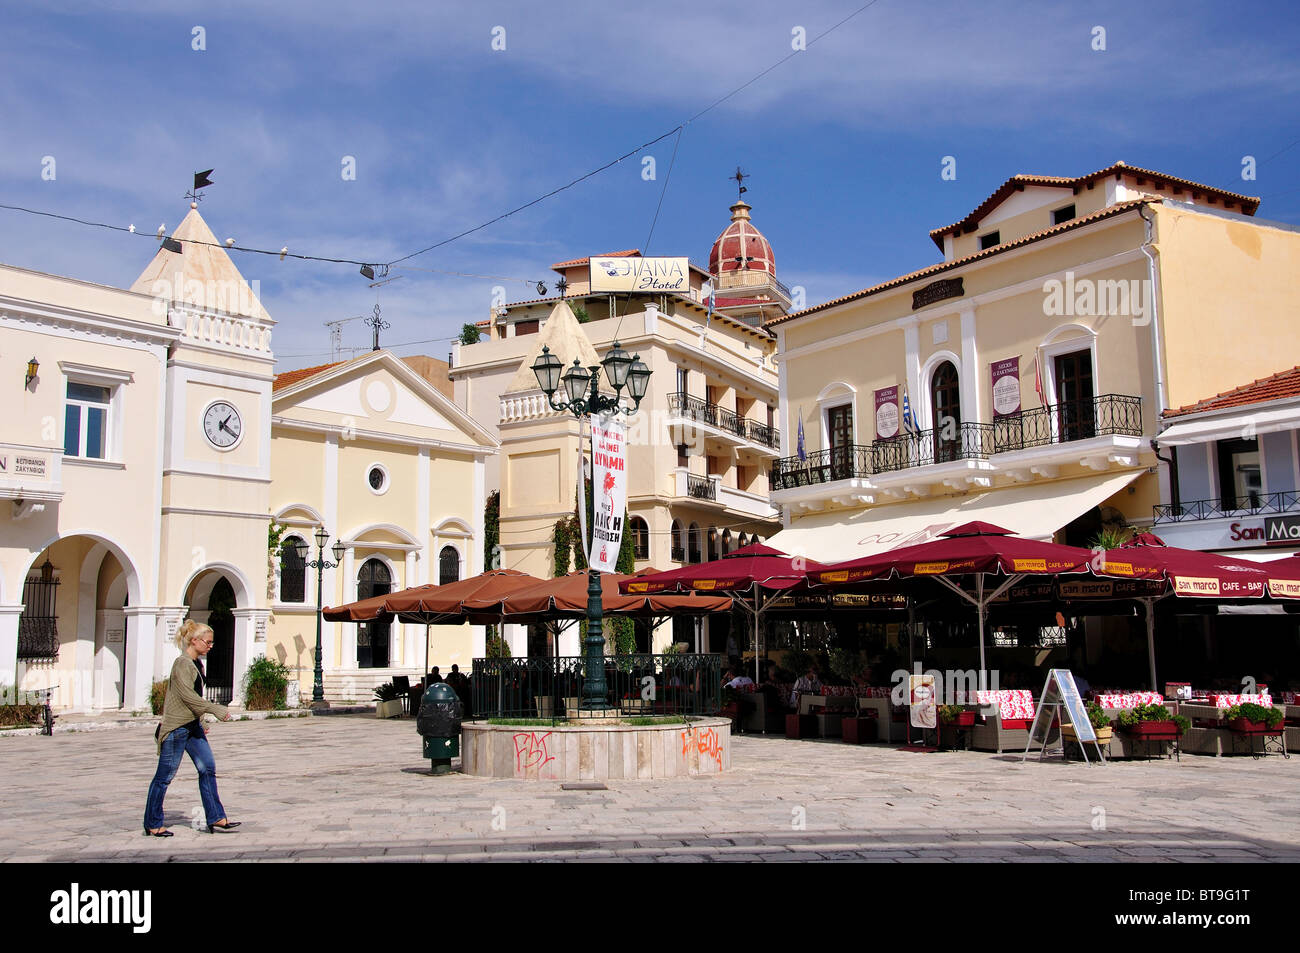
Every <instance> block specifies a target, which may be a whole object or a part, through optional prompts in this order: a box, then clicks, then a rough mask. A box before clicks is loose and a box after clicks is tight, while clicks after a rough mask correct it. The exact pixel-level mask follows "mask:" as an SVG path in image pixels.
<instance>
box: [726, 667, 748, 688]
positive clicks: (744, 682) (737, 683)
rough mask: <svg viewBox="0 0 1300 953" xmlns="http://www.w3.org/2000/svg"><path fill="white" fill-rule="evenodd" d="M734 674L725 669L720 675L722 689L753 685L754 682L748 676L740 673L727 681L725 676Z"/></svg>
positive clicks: (730, 670)
mask: <svg viewBox="0 0 1300 953" xmlns="http://www.w3.org/2000/svg"><path fill="white" fill-rule="evenodd" d="M734 674H735V673H734V671H733V670H732V669H727V670H726V671H725V672H723V673H722V679H723V681H722V687H723V688H745V687H747V686H749V685H753V684H754V680H753V679H752V678H750V677H749V676H748V675H746V674H745V673H744V672H741V673H740V674H739V675H735V677H734V678H732V679H731V680H730V681H728V680H727V676H728V675H734Z"/></svg>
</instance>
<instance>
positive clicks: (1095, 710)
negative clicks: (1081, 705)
mask: <svg viewBox="0 0 1300 953" xmlns="http://www.w3.org/2000/svg"><path fill="white" fill-rule="evenodd" d="M1088 721H1090V722H1091V723H1092V727H1094V728H1109V727H1110V719H1109V718H1107V717H1106V710H1105V709H1104V708H1102V707H1101V706H1100V705H1098V704H1097V703H1096V702H1088Z"/></svg>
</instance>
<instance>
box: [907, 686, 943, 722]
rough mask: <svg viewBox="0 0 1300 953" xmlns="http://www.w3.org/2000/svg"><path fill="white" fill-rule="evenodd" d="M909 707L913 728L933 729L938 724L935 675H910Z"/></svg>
mask: <svg viewBox="0 0 1300 953" xmlns="http://www.w3.org/2000/svg"><path fill="white" fill-rule="evenodd" d="M907 681H908V693H907V706H908V714H909V720H910V721H911V723H912V727H913V728H933V727H934V726H935V725H936V724H937V723H938V714H939V712H938V705H937V704H936V699H935V694H934V676H933V675H909V676H907Z"/></svg>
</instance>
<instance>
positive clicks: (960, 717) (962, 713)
mask: <svg viewBox="0 0 1300 953" xmlns="http://www.w3.org/2000/svg"><path fill="white" fill-rule="evenodd" d="M939 720H940V721H941V722H943V723H944V724H945V725H952V726H953V727H954V728H969V727H971V726H972V725H974V724H975V711H974V710H973V709H972V710H967V709H965V708H962V707H961V705H940V706H939Z"/></svg>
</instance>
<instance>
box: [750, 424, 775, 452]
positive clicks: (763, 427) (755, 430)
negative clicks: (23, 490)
mask: <svg viewBox="0 0 1300 953" xmlns="http://www.w3.org/2000/svg"><path fill="white" fill-rule="evenodd" d="M749 439H750V440H752V441H754V442H755V443H761V444H762V445H763V446H765V447H779V446H780V445H781V431H779V430H777V429H776V428H775V427H771V426H769V425H767V424H764V423H759V422H758V421H757V420H751V421H750V422H749Z"/></svg>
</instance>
